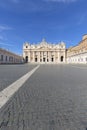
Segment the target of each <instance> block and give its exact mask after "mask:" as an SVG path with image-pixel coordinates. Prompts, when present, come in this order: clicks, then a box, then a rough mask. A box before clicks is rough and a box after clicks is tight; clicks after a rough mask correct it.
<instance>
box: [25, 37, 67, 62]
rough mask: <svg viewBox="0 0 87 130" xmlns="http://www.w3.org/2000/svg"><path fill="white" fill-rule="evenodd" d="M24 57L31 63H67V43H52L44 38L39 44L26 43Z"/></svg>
mask: <svg viewBox="0 0 87 130" xmlns="http://www.w3.org/2000/svg"><path fill="white" fill-rule="evenodd" d="M23 58H24V59H25V62H29V63H47V64H49V63H55V64H57V63H65V61H66V47H65V43H64V42H61V43H58V44H52V43H48V42H46V40H45V39H43V40H42V41H41V42H40V43H38V44H30V43H27V42H26V43H24V45H23Z"/></svg>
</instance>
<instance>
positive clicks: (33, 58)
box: [33, 51, 35, 62]
mask: <svg viewBox="0 0 87 130" xmlns="http://www.w3.org/2000/svg"><path fill="white" fill-rule="evenodd" d="M33 62H35V53H34V51H33Z"/></svg>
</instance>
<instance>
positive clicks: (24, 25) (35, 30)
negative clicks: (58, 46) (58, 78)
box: [0, 0, 87, 54]
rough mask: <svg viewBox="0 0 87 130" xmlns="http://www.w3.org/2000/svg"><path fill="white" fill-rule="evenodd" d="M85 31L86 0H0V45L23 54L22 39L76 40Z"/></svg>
mask: <svg viewBox="0 0 87 130" xmlns="http://www.w3.org/2000/svg"><path fill="white" fill-rule="evenodd" d="M84 34H87V0H0V48H1V47H2V48H5V49H8V50H10V51H12V52H15V53H18V54H22V46H23V43H24V42H26V41H27V42H30V43H38V42H40V41H41V40H42V39H43V38H45V39H46V41H47V42H51V43H59V42H60V41H64V42H65V43H66V47H70V46H73V45H76V44H78V43H79V42H80V41H81V39H82V36H83V35H84Z"/></svg>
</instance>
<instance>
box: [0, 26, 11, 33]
mask: <svg viewBox="0 0 87 130" xmlns="http://www.w3.org/2000/svg"><path fill="white" fill-rule="evenodd" d="M11 29H12V28H11V27H8V26H7V25H0V32H1V31H5V30H11Z"/></svg>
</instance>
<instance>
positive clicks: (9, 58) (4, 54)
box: [0, 48, 23, 64]
mask: <svg viewBox="0 0 87 130" xmlns="http://www.w3.org/2000/svg"><path fill="white" fill-rule="evenodd" d="M22 62H23V57H22V56H19V55H17V54H14V53H12V52H10V51H7V50H4V49H1V48H0V64H3V63H5V64H8V63H9V64H10V63H22Z"/></svg>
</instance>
